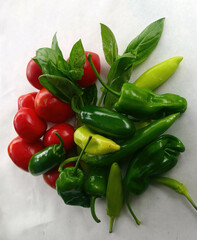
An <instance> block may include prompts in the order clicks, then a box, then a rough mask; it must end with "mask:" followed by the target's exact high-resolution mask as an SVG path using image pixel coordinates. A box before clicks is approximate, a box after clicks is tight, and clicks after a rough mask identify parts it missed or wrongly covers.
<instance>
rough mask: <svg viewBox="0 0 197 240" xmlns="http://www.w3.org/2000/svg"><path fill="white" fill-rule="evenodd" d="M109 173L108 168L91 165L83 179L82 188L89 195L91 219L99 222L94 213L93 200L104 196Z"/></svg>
mask: <svg viewBox="0 0 197 240" xmlns="http://www.w3.org/2000/svg"><path fill="white" fill-rule="evenodd" d="M108 175H109V169H108V168H98V167H91V168H90V169H89V171H88V176H87V178H86V180H85V184H84V188H85V191H86V193H87V194H89V195H90V196H91V204H90V207H91V214H92V217H93V219H94V220H95V221H96V222H97V223H99V222H100V220H99V219H98V217H97V216H96V213H95V200H96V198H102V197H105V196H106V188H107V180H108Z"/></svg>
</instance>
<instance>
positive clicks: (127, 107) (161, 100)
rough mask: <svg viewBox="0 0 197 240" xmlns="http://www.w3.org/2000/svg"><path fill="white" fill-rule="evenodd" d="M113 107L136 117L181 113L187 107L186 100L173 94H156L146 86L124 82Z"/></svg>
mask: <svg viewBox="0 0 197 240" xmlns="http://www.w3.org/2000/svg"><path fill="white" fill-rule="evenodd" d="M114 108H115V109H116V111H118V112H121V113H125V114H129V115H131V116H133V117H135V118H138V119H158V118H161V117H163V116H167V115H169V114H172V113H177V112H180V113H183V112H184V111H185V110H186V108H187V101H186V99H185V98H182V97H180V96H178V95H175V94H170V93H167V94H162V95H158V94H156V93H153V92H152V91H151V90H149V89H147V88H139V87H136V86H135V85H134V84H132V83H125V84H124V85H123V86H122V89H121V95H120V98H119V100H118V102H116V103H115V105H114Z"/></svg>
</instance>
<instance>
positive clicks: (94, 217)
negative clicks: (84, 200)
mask: <svg viewBox="0 0 197 240" xmlns="http://www.w3.org/2000/svg"><path fill="white" fill-rule="evenodd" d="M95 200H96V197H95V196H91V199H90V209H91V214H92V217H93V219H94V220H95V221H96V222H97V223H99V222H100V221H101V220H100V219H98V217H97V216H96V213H95Z"/></svg>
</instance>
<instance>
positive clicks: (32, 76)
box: [26, 59, 43, 89]
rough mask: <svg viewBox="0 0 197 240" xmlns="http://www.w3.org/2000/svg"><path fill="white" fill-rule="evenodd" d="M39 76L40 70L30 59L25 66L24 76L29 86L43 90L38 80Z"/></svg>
mask: <svg viewBox="0 0 197 240" xmlns="http://www.w3.org/2000/svg"><path fill="white" fill-rule="evenodd" d="M40 75H42V70H41V68H40V67H39V66H38V65H37V64H36V63H35V62H34V60H33V59H31V60H30V61H29V63H28V64H27V68H26V76H27V79H28V81H29V82H30V83H31V85H32V86H34V87H35V88H37V89H42V88H43V86H42V85H41V84H40V82H39V79H38V78H39V76H40Z"/></svg>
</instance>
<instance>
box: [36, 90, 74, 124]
mask: <svg viewBox="0 0 197 240" xmlns="http://www.w3.org/2000/svg"><path fill="white" fill-rule="evenodd" d="M34 107H35V111H36V113H37V114H38V116H40V117H41V118H42V119H44V120H46V121H47V122H52V123H61V122H65V121H66V120H68V119H69V118H70V117H72V115H73V114H74V112H73V110H72V108H71V105H70V104H69V103H63V102H62V101H60V100H59V99H58V98H56V97H55V96H54V95H53V94H52V93H50V92H49V91H48V90H47V89H46V88H42V89H41V90H40V91H39V92H38V94H37V95H36V98H35V102H34Z"/></svg>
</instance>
